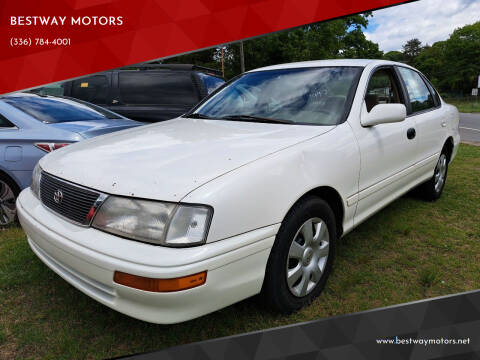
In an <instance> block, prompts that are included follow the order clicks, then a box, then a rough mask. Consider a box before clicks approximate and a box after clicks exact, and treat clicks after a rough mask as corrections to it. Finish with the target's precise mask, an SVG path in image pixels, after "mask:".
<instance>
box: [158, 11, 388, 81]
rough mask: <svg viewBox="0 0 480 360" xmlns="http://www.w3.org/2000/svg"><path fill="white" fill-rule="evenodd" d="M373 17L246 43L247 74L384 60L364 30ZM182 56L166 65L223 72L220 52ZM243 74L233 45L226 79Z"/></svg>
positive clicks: (227, 50) (227, 55) (229, 48)
mask: <svg viewBox="0 0 480 360" xmlns="http://www.w3.org/2000/svg"><path fill="white" fill-rule="evenodd" d="M370 16H371V14H370V13H365V14H362V15H354V16H348V17H345V18H342V19H337V20H332V21H327V22H320V23H314V24H310V25H305V26H302V27H300V28H297V29H294V30H290V31H283V32H278V33H274V34H270V35H266V36H262V37H259V38H255V39H251V40H245V41H244V43H243V44H244V53H245V68H246V70H250V69H254V68H258V67H262V66H267V65H273V64H281V63H288V62H295V61H304V60H320V59H331V58H382V57H383V53H382V52H381V51H380V50H379V48H378V45H377V44H375V43H373V42H371V41H369V40H367V39H366V38H365V35H364V34H363V31H362V30H363V29H364V28H366V26H367V25H368V18H369V17H370ZM202 52H203V54H202V55H198V57H197V56H196V54H197V53H194V54H188V55H183V56H179V57H177V58H174V59H169V60H167V61H165V62H177V63H181V62H188V63H192V62H193V63H195V64H197V65H204V66H210V67H212V66H213V67H216V68H217V69H218V68H220V56H219V49H210V50H205V51H202ZM239 73H240V48H239V45H238V44H229V45H227V46H226V48H225V76H226V77H227V78H231V77H233V76H235V75H237V74H239Z"/></svg>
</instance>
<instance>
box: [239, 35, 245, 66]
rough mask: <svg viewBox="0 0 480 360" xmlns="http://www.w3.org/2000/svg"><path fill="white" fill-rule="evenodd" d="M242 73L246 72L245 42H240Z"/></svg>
mask: <svg viewBox="0 0 480 360" xmlns="http://www.w3.org/2000/svg"><path fill="white" fill-rule="evenodd" d="M240 72H241V73H242V74H243V73H244V72H245V55H244V53H243V41H240Z"/></svg>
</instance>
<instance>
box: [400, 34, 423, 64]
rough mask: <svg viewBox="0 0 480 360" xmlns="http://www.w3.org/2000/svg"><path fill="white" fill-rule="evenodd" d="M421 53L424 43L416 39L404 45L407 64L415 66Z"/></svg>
mask: <svg viewBox="0 0 480 360" xmlns="http://www.w3.org/2000/svg"><path fill="white" fill-rule="evenodd" d="M420 51H422V42H421V41H420V40H418V39H416V38H415V39H411V40H408V41H407V43H406V44H405V45H403V57H404V59H405V61H406V62H407V64H413V63H414V61H415V58H416V57H417V56H418V54H420Z"/></svg>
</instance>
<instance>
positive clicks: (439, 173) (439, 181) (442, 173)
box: [434, 154, 447, 192]
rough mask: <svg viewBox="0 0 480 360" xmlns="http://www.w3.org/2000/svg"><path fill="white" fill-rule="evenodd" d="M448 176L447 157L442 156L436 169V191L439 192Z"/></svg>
mask: <svg viewBox="0 0 480 360" xmlns="http://www.w3.org/2000/svg"><path fill="white" fill-rule="evenodd" d="M446 175H447V156H446V155H445V154H441V155H440V158H439V159H438V162H437V166H436V167H435V175H434V177H435V191H436V192H439V191H440V190H441V189H442V186H443V184H444V183H445V177H446Z"/></svg>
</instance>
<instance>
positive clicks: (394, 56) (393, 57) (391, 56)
mask: <svg viewBox="0 0 480 360" xmlns="http://www.w3.org/2000/svg"><path fill="white" fill-rule="evenodd" d="M383 58H384V59H385V60H390V61H397V62H404V61H405V59H404V57H403V53H402V52H401V51H389V52H387V53H386V54H385V55H384V56H383Z"/></svg>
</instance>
